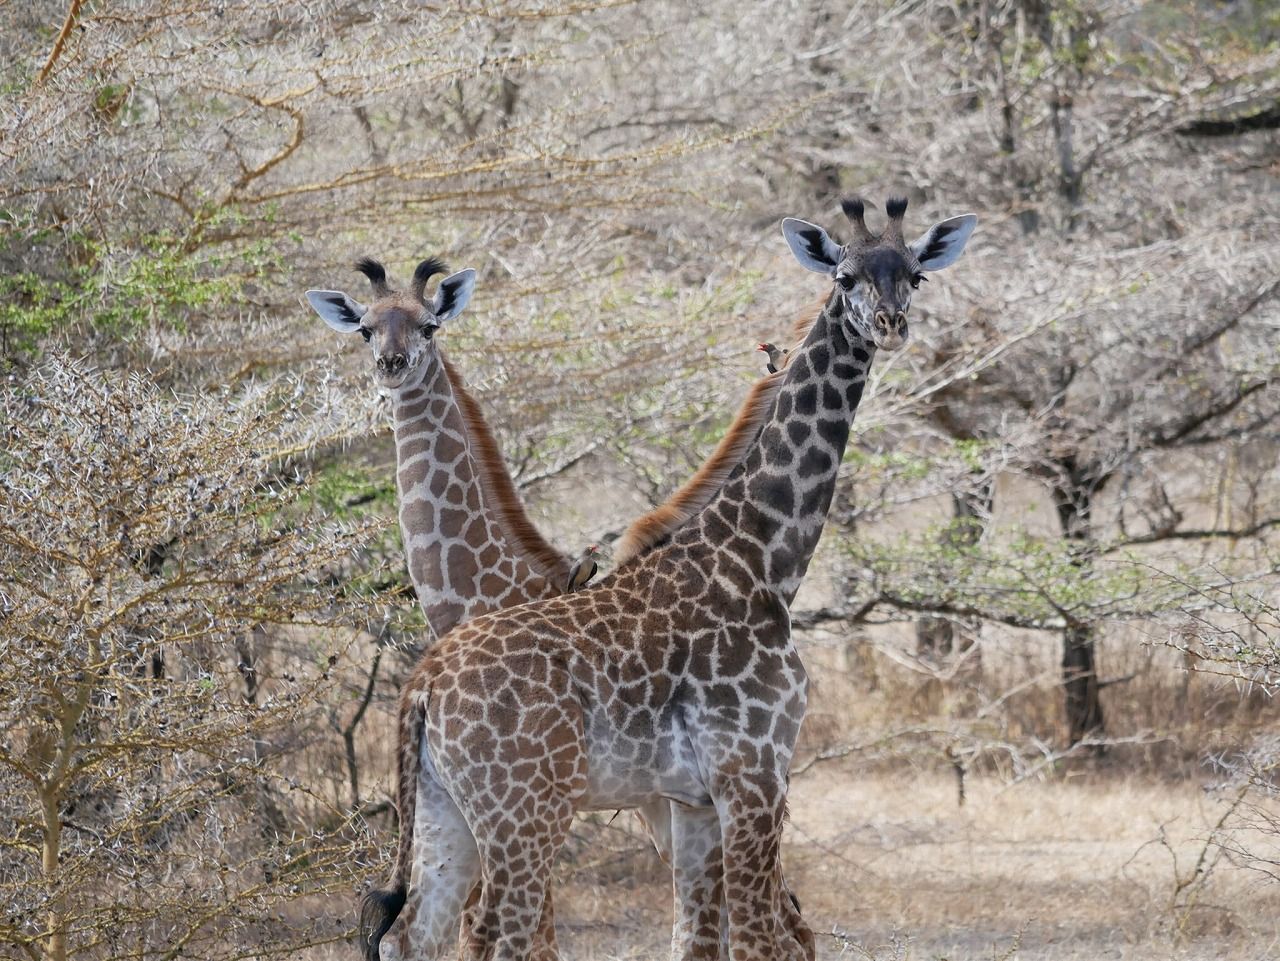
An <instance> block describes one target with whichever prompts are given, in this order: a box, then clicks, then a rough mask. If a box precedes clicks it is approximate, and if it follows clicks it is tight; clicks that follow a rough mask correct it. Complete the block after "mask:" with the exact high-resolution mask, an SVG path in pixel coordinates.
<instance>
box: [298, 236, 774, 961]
mask: <svg viewBox="0 0 1280 961" xmlns="http://www.w3.org/2000/svg"><path fill="white" fill-rule="evenodd" d="M356 269H357V270H359V271H360V272H361V273H363V274H364V275H365V276H366V277H367V278H368V279H369V281H370V283H371V284H372V287H373V292H374V294H375V297H376V300H375V301H374V303H373V304H372V305H370V306H368V307H365V306H364V305H362V304H360V303H359V302H357V301H356V300H354V299H353V298H352V297H350V296H349V295H347V294H345V293H343V292H341V291H333V290H310V291H307V299H308V300H309V302H310V303H311V304H312V306H313V307H314V308H315V310H316V312H317V313H318V314H319V315H320V316H321V318H322V319H323V320H324V321H325V323H326V324H328V325H329V326H330V327H332V328H333V329H335V330H337V331H339V332H342V333H355V332H357V331H359V332H360V333H361V334H362V335H363V336H364V339H365V340H366V342H368V343H369V344H370V346H371V348H372V351H373V354H374V357H375V359H376V361H377V379H378V381H379V384H380V386H382V387H383V389H385V390H386V391H387V392H388V393H389V394H390V396H391V399H392V408H393V416H394V430H395V440H396V452H397V459H398V462H399V467H398V471H397V478H396V479H397V487H398V490H399V504H400V524H401V530H402V532H403V540H404V544H405V549H406V554H407V558H408V566H409V572H410V577H411V579H412V581H413V585H414V588H415V591H416V592H417V596H418V600H419V603H420V604H421V605H422V608H423V612H424V614H425V615H426V618H427V622H428V624H429V626H430V627H431V630H432V633H433V634H434V635H435V636H436V637H437V638H439V637H443V636H444V635H445V634H447V633H448V632H449V630H450V629H452V628H453V627H454V626H456V625H457V624H459V623H461V622H463V621H464V620H467V619H469V618H471V617H474V616H476V615H477V614H481V613H484V612H487V611H492V610H498V609H501V608H503V607H509V606H513V605H515V604H519V603H523V602H525V601H530V600H537V599H540V598H544V597H552V596H555V595H557V594H560V593H562V592H564V591H565V590H566V587H567V585H568V582H569V579H570V569H569V561H568V559H567V558H566V557H564V556H563V555H561V554H560V553H559V552H558V551H556V550H555V549H554V548H552V547H551V546H550V545H549V544H548V543H547V542H546V540H545V539H543V538H542V536H541V535H540V534H539V532H538V531H537V529H536V528H535V527H534V526H533V525H532V524H531V523H530V522H529V520H528V517H527V515H526V513H525V511H524V507H523V505H522V504H521V502H520V499H519V495H518V494H517V493H516V490H515V485H514V484H513V483H512V481H511V477H510V475H509V474H508V472H507V470H506V465H505V464H504V462H503V460H502V455H501V452H500V451H499V450H498V447H497V444H496V441H495V440H494V438H493V435H492V433H491V432H490V430H489V427H488V424H487V423H486V422H485V419H484V415H483V413H482V412H481V410H480V407H479V405H478V403H477V402H476V401H475V399H474V398H473V397H472V396H471V394H470V393H469V392H468V391H467V390H466V389H465V387H464V386H463V383H462V380H461V378H460V377H459V375H458V374H457V372H456V370H455V368H454V367H453V366H452V365H451V364H450V363H449V362H448V360H447V359H446V358H445V357H444V355H443V354H442V353H441V352H440V350H439V347H438V342H437V341H436V339H435V334H436V332H437V331H438V330H439V328H440V327H442V326H443V325H444V323H445V322H447V321H448V320H450V319H452V318H453V317H455V316H457V315H458V314H460V313H461V312H462V310H463V309H464V308H465V307H466V305H467V302H468V300H469V298H470V296H471V292H472V289H473V286H474V277H475V272H474V271H473V270H464V271H460V272H459V273H457V274H454V275H453V276H451V277H448V278H446V279H445V280H444V281H442V282H441V283H440V285H439V288H438V289H437V292H436V296H435V298H434V300H433V301H432V302H431V303H428V301H427V298H426V286H427V283H428V281H429V280H430V278H431V277H432V276H434V275H435V274H437V273H442V272H444V269H445V268H444V267H443V265H442V264H440V263H439V261H437V260H435V259H431V260H426V261H423V262H422V263H421V264H419V265H418V268H417V270H416V271H415V272H414V281H413V288H412V296H411V297H410V295H409V294H406V293H404V292H401V291H398V290H394V289H392V288H391V287H390V285H389V284H388V282H387V276H386V271H385V269H384V268H383V267H382V265H381V264H379V263H378V262H377V261H374V260H371V259H368V258H366V259H363V260H361V261H359V262H358V263H357V264H356ZM777 387H778V383H777V382H776V381H773V380H768V379H765V380H762V381H760V382H758V383H757V385H756V387H755V388H753V390H752V391H751V393H750V395H749V396H748V399H747V401H746V403H744V404H743V406H742V408H741V410H740V411H739V413H738V416H737V418H736V419H735V420H734V422H733V424H732V425H731V426H730V428H729V430H728V431H727V432H726V433H725V436H724V438H723V439H722V440H721V442H720V444H719V445H718V447H717V449H716V451H715V452H714V453H713V454H712V455H711V457H709V458H708V459H707V461H706V462H705V463H704V464H703V465H702V467H701V468H700V469H699V470H698V472H697V473H695V474H694V476H693V477H692V478H690V480H689V481H688V482H686V483H685V484H684V485H683V486H682V487H681V488H680V489H679V490H678V491H676V492H675V493H674V494H673V495H672V496H671V497H670V498H669V499H668V501H667V502H666V503H665V504H664V505H662V506H661V507H660V508H658V509H656V510H655V511H653V512H651V513H650V514H648V515H645V517H644V518H641V520H640V521H639V522H637V524H636V525H633V528H632V529H631V530H629V531H628V535H627V537H626V538H625V539H624V541H623V542H622V544H620V549H621V556H623V557H626V556H630V555H631V554H633V553H638V552H640V551H642V550H645V549H647V546H646V545H644V544H642V543H638V542H637V541H636V540H635V534H634V532H635V530H636V529H642V530H644V531H646V532H647V533H648V535H649V536H650V538H652V537H653V531H654V529H655V525H657V524H660V523H662V522H663V521H665V522H666V523H668V524H671V523H672V521H673V520H674V519H675V518H676V517H679V518H680V519H683V516H688V515H689V514H692V513H694V512H696V510H697V509H698V508H699V507H701V506H702V504H705V503H706V501H707V499H709V498H710V496H711V494H712V493H714V491H715V490H716V489H718V488H719V486H720V485H721V484H722V483H723V481H724V479H725V477H727V476H728V472H729V471H730V470H731V469H732V468H733V467H734V466H735V465H736V464H737V463H738V461H740V460H741V457H742V454H743V452H744V451H745V449H746V447H747V445H748V444H749V443H750V441H751V440H752V439H753V438H754V436H755V433H756V432H757V430H758V429H759V426H760V424H761V423H762V421H763V417H764V414H765V412H766V411H767V410H768V407H769V403H770V401H771V400H772V398H773V396H774V395H775V394H776V392H777ZM682 512H683V516H681V515H682ZM641 818H642V820H643V821H644V823H645V825H646V827H647V828H648V830H649V833H650V834H651V836H652V837H653V839H654V843H655V846H656V847H657V848H658V851H659V854H660V855H661V856H662V857H663V859H664V860H665V861H667V862H668V863H670V842H671V832H670V820H671V817H670V802H668V801H665V800H661V799H659V800H658V801H656V802H655V803H653V804H651V805H648V806H647V807H646V809H645V810H643V811H642V812H641ZM425 890H426V889H425V888H424V887H423V886H421V885H419V884H411V885H410V887H409V890H408V892H407V903H406V904H405V907H404V909H403V923H402V925H401V933H402V936H403V943H402V944H401V945H400V947H401V952H400V953H401V956H402V957H403V956H409V955H410V954H412V953H414V952H413V951H412V948H411V946H412V945H414V944H415V943H416V942H417V940H418V938H417V934H416V931H415V930H414V928H415V925H414V919H415V918H416V917H418V916H419V915H420V914H421V905H420V903H419V901H420V896H421V895H422V893H423V892H424V891H425ZM477 893H478V888H477V891H473V893H472V898H473V899H474V897H475V896H476V894H477ZM698 910H699V906H698V905H696V904H694V905H681V906H679V908H678V914H685V915H696V914H697V912H698ZM785 910H786V912H787V918H786V919H785V923H786V924H787V925H788V926H791V927H795V926H796V921H797V919H798V913H797V912H796V911H795V909H794V907H793V905H792V904H791V903H790V902H788V903H787V904H786V905H785ZM552 918H553V911H552V909H551V904H550V899H549V898H548V900H547V901H546V903H545V910H544V915H543V921H542V924H541V926H540V929H539V944H538V947H537V949H536V952H535V953H536V956H538V957H541V958H555V957H556V956H557V952H556V947H555V932H554V925H553V922H552ZM464 925H465V922H464Z"/></svg>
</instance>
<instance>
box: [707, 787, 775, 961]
mask: <svg viewBox="0 0 1280 961" xmlns="http://www.w3.org/2000/svg"><path fill="white" fill-rule="evenodd" d="M721 787H722V791H721V792H717V793H718V794H719V796H718V797H717V799H716V808H717V810H718V811H719V813H720V824H721V828H722V831H723V836H724V893H725V901H726V903H727V905H728V909H729V956H730V958H732V959H733V961H776V959H777V958H778V957H780V956H781V955H780V952H779V940H780V939H779V933H780V932H779V930H778V929H779V927H780V924H779V922H780V920H781V903H780V899H781V897H784V896H785V895H783V893H782V891H781V887H780V885H779V883H778V882H779V880H780V877H781V872H780V869H779V867H778V865H779V858H778V854H779V842H780V840H781V838H782V820H783V812H784V808H785V799H786V793H785V791H786V789H785V785H784V783H783V782H782V781H780V780H779V779H777V778H775V777H774V776H773V775H772V774H769V773H764V772H759V773H747V772H741V773H738V774H737V775H735V776H734V777H733V778H732V779H728V778H726V779H725V780H724V781H723V782H722V785H721Z"/></svg>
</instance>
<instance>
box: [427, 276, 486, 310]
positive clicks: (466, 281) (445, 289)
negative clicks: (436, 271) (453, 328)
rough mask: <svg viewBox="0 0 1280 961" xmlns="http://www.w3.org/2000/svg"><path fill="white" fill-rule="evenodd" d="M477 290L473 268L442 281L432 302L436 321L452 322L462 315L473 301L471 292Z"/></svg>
mask: <svg viewBox="0 0 1280 961" xmlns="http://www.w3.org/2000/svg"><path fill="white" fill-rule="evenodd" d="M475 288H476V272H475V269H474V268H471V267H468V268H466V269H465V270H459V271H458V272H457V273H456V274H450V275H449V276H448V277H446V278H445V279H444V280H442V281H440V286H439V287H437V288H436V296H435V299H434V300H432V301H431V312H432V313H433V314H435V315H436V320H437V321H439V322H440V323H442V324H443V323H444V322H445V321H446V320H452V319H453V318H454V317H457V316H458V315H459V314H460V313H462V309H463V308H464V307H466V306H467V303H468V302H469V301H470V300H471V292H472V291H473V290H475Z"/></svg>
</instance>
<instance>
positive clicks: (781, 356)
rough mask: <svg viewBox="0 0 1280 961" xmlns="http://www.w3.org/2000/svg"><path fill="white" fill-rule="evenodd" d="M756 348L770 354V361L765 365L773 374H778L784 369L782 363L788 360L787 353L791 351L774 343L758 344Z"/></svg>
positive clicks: (767, 354)
mask: <svg viewBox="0 0 1280 961" xmlns="http://www.w3.org/2000/svg"><path fill="white" fill-rule="evenodd" d="M756 350H759V351H762V352H763V353H764V354H765V355H766V356H768V358H769V361H768V363H766V364H765V365H764V366H765V369H766V370H767V371H769V373H771V374H776V373H777V372H778V371H779V370H781V369H782V365H783V364H784V363H785V362H786V360H787V354H788V353H789V352H788V351H785V350H783V349H782V348H781V347H775V346H774V345H773V344H756Z"/></svg>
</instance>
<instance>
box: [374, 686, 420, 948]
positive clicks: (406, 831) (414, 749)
mask: <svg viewBox="0 0 1280 961" xmlns="http://www.w3.org/2000/svg"><path fill="white" fill-rule="evenodd" d="M399 714H400V716H399V728H400V730H399V735H400V737H399V744H400V757H399V760H398V764H397V768H398V774H397V781H398V784H397V795H396V810H397V811H398V812H399V816H400V840H399V843H398V845H397V847H396V860H395V864H394V865H393V867H392V871H391V886H390V888H387V889H382V890H375V891H370V892H369V893H368V894H366V895H365V896H364V900H363V901H361V903H360V943H361V946H362V947H363V948H364V956H365V961H378V946H379V944H381V942H382V938H383V935H385V934H386V933H387V931H389V930H390V929H391V925H392V924H394V923H395V920H396V918H398V917H399V916H400V912H401V911H403V910H404V905H405V900H406V899H407V897H408V891H409V876H410V871H411V869H412V865H413V824H414V818H415V815H416V813H417V810H416V808H417V803H418V793H417V784H418V773H419V768H421V766H422V754H421V744H422V726H423V725H422V721H423V718H422V707H421V705H420V704H418V703H417V701H416V700H415V699H413V698H412V697H403V696H402V697H401V699H400V712H399Z"/></svg>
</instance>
